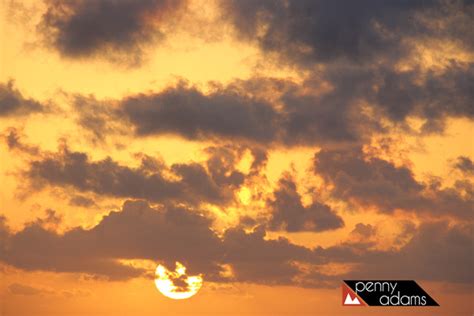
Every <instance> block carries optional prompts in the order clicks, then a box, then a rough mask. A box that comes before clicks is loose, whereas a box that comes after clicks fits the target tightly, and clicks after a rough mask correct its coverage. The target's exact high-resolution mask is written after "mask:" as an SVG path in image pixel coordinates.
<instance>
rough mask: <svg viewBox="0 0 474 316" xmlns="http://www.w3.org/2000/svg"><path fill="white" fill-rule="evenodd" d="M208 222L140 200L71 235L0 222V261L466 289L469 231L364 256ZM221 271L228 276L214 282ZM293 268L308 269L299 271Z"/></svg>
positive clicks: (108, 271)
mask: <svg viewBox="0 0 474 316" xmlns="http://www.w3.org/2000/svg"><path fill="white" fill-rule="evenodd" d="M210 225H211V222H210V220H209V219H207V218H206V217H204V216H201V215H199V213H198V212H197V211H196V210H188V209H183V208H179V207H169V206H168V207H165V208H153V207H151V206H150V205H148V203H146V202H144V201H127V202H126V203H124V205H123V207H122V209H121V210H120V211H114V212H110V213H109V214H108V215H106V216H104V217H103V218H102V220H101V221H100V222H99V223H98V224H97V225H96V226H94V227H92V228H89V229H84V228H80V227H76V228H71V229H69V230H66V231H65V232H64V233H62V234H59V233H56V232H54V231H51V230H48V229H46V228H44V227H43V225H41V223H38V222H33V223H29V224H28V225H27V226H25V227H24V228H23V229H21V230H19V231H15V232H13V231H12V230H10V229H9V228H8V226H7V225H6V223H5V219H4V218H1V220H0V236H1V237H2V238H1V239H0V249H1V250H2V251H1V252H0V260H1V261H2V262H4V263H6V264H9V265H12V266H14V267H17V268H20V269H24V270H28V271H36V270H42V271H55V272H71V273H84V274H89V275H93V276H97V277H107V278H109V279H111V280H125V279H130V278H134V277H143V276H145V277H148V276H150V274H152V273H153V271H145V270H143V269H141V268H136V267H132V266H129V265H126V264H124V263H121V262H120V261H118V260H120V259H148V260H153V261H155V262H156V263H158V262H161V263H163V264H165V265H167V266H169V267H172V266H174V263H175V261H180V262H182V263H184V264H185V265H186V266H187V267H188V268H189V272H190V273H191V274H194V273H204V275H205V279H206V280H211V281H216V282H229V281H237V282H249V283H259V284H287V285H290V284H291V285H297V286H305V287H306V286H310V287H327V286H337V285H339V284H340V280H341V278H347V277H353V278H354V277H355V278H357V277H361V278H364V277H366V278H367V277H369V278H382V279H383V278H386V279H390V278H394V279H400V278H416V279H417V280H436V281H448V282H461V283H470V282H472V279H473V275H472V269H471V267H472V256H471V254H472V250H473V248H472V247H473V246H472V236H471V233H470V231H471V229H472V225H471V226H470V224H457V225H449V224H448V223H446V222H428V223H424V224H422V225H421V226H420V227H419V228H418V229H417V230H415V231H414V232H413V233H412V238H411V240H409V241H408V243H406V244H405V245H404V246H402V247H401V249H399V250H387V251H381V250H372V247H371V246H373V245H368V244H367V243H365V242H359V243H357V242H355V243H354V242H350V243H341V244H339V245H336V246H332V247H328V248H322V247H316V248H315V249H309V248H306V247H303V246H298V245H295V244H292V243H291V242H289V241H288V240H287V239H285V238H279V239H276V240H272V239H267V238H266V234H265V230H264V228H263V227H261V226H260V227H257V228H256V229H254V230H253V231H251V232H247V231H245V230H243V229H242V228H238V227H237V228H231V229H228V230H227V231H226V232H225V233H224V234H223V236H221V237H219V236H218V235H217V234H216V233H215V232H214V231H213V230H212V229H211V228H210ZM329 263H346V264H354V269H353V271H352V272H350V273H347V274H346V273H344V274H337V275H333V274H329V275H328V274H325V273H322V272H320V270H319V269H320V267H321V265H326V264H329ZM222 264H228V265H230V266H231V267H232V271H233V276H232V277H230V278H228V277H224V276H222V275H220V272H223V270H222V266H221V265H222ZM298 264H309V265H311V266H312V267H313V268H311V269H310V270H308V269H303V270H301V268H300V267H299V266H298Z"/></svg>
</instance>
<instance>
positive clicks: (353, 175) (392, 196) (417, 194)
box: [315, 149, 472, 219]
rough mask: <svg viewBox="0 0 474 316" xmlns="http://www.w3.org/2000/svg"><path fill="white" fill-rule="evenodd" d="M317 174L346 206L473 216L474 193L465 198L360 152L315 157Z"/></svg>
mask: <svg viewBox="0 0 474 316" xmlns="http://www.w3.org/2000/svg"><path fill="white" fill-rule="evenodd" d="M315 171H316V173H317V174H318V175H320V176H321V177H322V178H323V179H324V180H325V182H326V183H327V184H330V185H332V186H333V187H334V188H333V190H332V194H333V196H334V197H335V198H337V199H341V200H344V201H346V202H355V203H357V204H359V205H361V206H375V207H376V208H377V209H378V210H379V211H381V212H387V213H390V212H393V211H395V210H397V209H400V210H405V211H410V212H415V213H417V214H420V215H421V214H423V215H430V216H434V217H438V216H454V217H457V218H463V219H468V218H471V216H472V202H471V201H472V191H468V192H466V196H463V195H461V194H460V192H459V191H458V190H457V189H456V188H440V187H439V184H437V183H421V182H418V181H417V180H416V179H415V178H414V176H413V174H412V172H411V170H410V169H408V168H407V167H403V166H401V167H397V166H395V165H393V164H392V163H390V162H388V161H385V160H382V159H379V158H367V157H365V155H364V154H363V153H362V151H361V150H360V149H355V150H351V149H349V150H347V149H345V150H322V151H321V152H319V153H318V154H317V155H316V156H315Z"/></svg>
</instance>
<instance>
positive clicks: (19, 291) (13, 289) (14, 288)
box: [8, 283, 52, 295]
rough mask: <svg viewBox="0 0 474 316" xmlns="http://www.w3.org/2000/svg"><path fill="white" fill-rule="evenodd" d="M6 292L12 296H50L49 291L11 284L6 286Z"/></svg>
mask: <svg viewBox="0 0 474 316" xmlns="http://www.w3.org/2000/svg"><path fill="white" fill-rule="evenodd" d="M8 291H9V292H10V293H11V294H13V295H40V294H51V293H52V292H51V291H48V290H45V289H40V288H36V287H33V286H29V285H25V284H20V283H12V284H10V285H9V286H8Z"/></svg>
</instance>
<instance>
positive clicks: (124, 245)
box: [0, 201, 220, 280]
mask: <svg viewBox="0 0 474 316" xmlns="http://www.w3.org/2000/svg"><path fill="white" fill-rule="evenodd" d="M2 234H4V235H6V238H2V243H1V244H0V246H1V248H2V252H1V255H0V258H1V260H2V261H4V262H6V263H8V264H10V265H14V266H15V267H18V268H22V269H24V270H46V271H56V272H80V273H86V274H94V275H99V276H106V277H108V278H110V279H114V280H120V279H128V278H133V277H138V276H141V275H143V274H144V273H145V271H143V270H142V269H140V268H134V267H132V266H128V265H125V264H122V263H119V262H118V261H117V260H118V259H132V258H139V259H149V260H154V261H158V260H163V261H166V262H173V263H174V260H176V261H181V262H189V261H191V259H190V258H192V263H193V267H197V268H199V269H200V270H203V271H206V272H207V271H209V269H210V267H209V265H210V264H211V263H212V261H213V259H214V258H216V256H217V254H218V250H219V247H220V244H219V240H218V238H217V237H216V236H215V234H214V233H213V232H212V231H211V230H210V228H209V221H208V220H207V219H206V218H204V217H202V216H200V215H198V214H197V213H192V212H190V211H187V210H185V209H181V208H167V209H163V210H158V209H153V208H151V207H150V206H149V205H148V204H147V203H145V202H139V201H138V202H126V203H124V205H123V208H122V210H121V211H118V212H111V213H109V214H108V215H106V216H104V217H103V218H102V220H101V221H100V223H99V224H97V225H96V226H94V227H93V228H91V229H83V228H79V227H77V228H73V229H71V230H68V231H66V232H65V233H64V234H62V235H59V234H57V233H55V232H53V231H50V230H46V229H44V228H43V227H42V226H41V225H39V224H38V223H31V224H29V225H27V226H26V227H25V228H23V229H22V230H20V231H18V232H16V233H12V232H10V231H9V230H8V228H6V226H5V225H3V229H2Z"/></svg>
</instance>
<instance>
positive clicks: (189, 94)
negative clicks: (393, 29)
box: [77, 62, 474, 146]
mask: <svg viewBox="0 0 474 316" xmlns="http://www.w3.org/2000/svg"><path fill="white" fill-rule="evenodd" d="M472 79H474V65H472V64H469V63H460V62H458V63H457V62H451V63H450V64H449V65H447V66H446V67H445V69H444V70H442V71H436V72H435V71H432V70H428V71H427V70H421V69H416V68H415V69H411V70H406V71H398V70H395V69H393V67H389V66H383V65H373V66H366V67H361V66H347V65H331V66H330V67H327V68H326V69H324V70H321V71H318V72H317V73H316V72H314V73H312V74H311V75H310V76H309V77H308V78H307V79H306V80H305V81H303V82H302V83H300V84H299V85H296V84H295V83H294V82H292V81H291V80H287V81H284V80H283V81H282V80H276V79H274V80H272V79H269V78H253V79H251V80H247V81H236V82H233V83H231V84H229V85H227V86H218V87H216V88H214V89H211V91H210V92H208V93H203V92H202V91H200V90H198V89H197V88H196V87H192V86H189V85H187V84H186V83H180V84H178V85H176V86H174V87H170V88H167V89H165V90H163V91H160V92H149V93H142V94H136V95H131V96H128V97H125V98H123V99H121V100H115V101H113V102H110V101H107V100H106V101H103V102H101V101H97V100H94V101H93V102H92V101H91V100H89V101H88V102H85V103H86V104H91V102H92V103H93V104H94V105H93V106H86V107H83V106H81V107H77V111H79V113H82V114H80V117H81V121H80V124H81V125H82V126H83V127H85V128H86V129H90V130H91V131H92V132H93V133H94V134H95V135H97V136H100V135H103V134H106V133H107V132H110V130H119V129H120V128H118V127H117V125H118V124H112V123H111V122H116V121H117V120H119V121H120V120H122V125H124V126H132V127H133V130H134V132H135V134H136V135H138V136H142V137H143V136H151V135H167V134H173V135H179V136H181V137H184V138H186V139H189V140H194V141H206V140H214V141H215V140H222V139H224V140H230V141H238V142H241V143H247V144H248V143H251V144H261V145H262V144H263V145H266V146H272V145H273V146H275V145H276V146H278V145H280V146H297V145H306V146H314V145H319V146H326V145H332V144H348V143H352V144H354V143H355V144H360V143H363V142H364V141H366V140H367V139H368V138H369V137H370V136H371V135H373V134H374V133H389V132H390V131H391V130H392V128H393V127H401V128H403V129H405V130H406V131H408V132H411V133H419V134H424V133H433V132H442V131H443V128H444V125H445V122H446V120H447V118H451V117H453V118H468V119H473V118H474V112H473V107H472V106H471V103H470V100H472V98H473V97H474V96H473V93H472V91H473V90H474V89H472V87H471V86H472V84H471V82H472V81H473V80H472ZM325 85H326V86H330V87H331V88H326V89H322V88H321V86H325ZM256 91H260V92H256ZM261 91H267V92H265V93H263V92H261ZM78 99H79V98H78ZM86 99H87V98H82V100H83V101H84V100H86ZM82 103H83V102H82ZM100 109H102V110H100ZM95 113H99V114H98V115H96V114H95ZM91 115H92V116H93V117H94V119H90V117H91ZM410 118H418V119H420V120H422V122H423V126H422V127H421V130H420V131H418V130H413V129H412V128H410V125H409V124H408V120H409V119H410ZM84 122H86V123H87V124H84ZM100 137H101V136H100Z"/></svg>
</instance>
